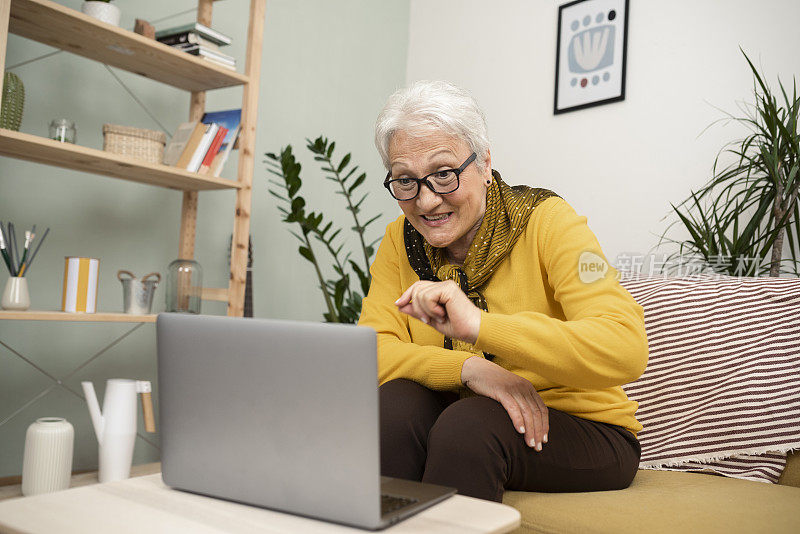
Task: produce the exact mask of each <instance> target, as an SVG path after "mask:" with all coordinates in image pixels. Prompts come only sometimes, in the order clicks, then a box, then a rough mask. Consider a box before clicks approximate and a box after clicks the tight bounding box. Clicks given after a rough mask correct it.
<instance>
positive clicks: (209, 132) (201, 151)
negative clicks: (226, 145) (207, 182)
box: [186, 124, 219, 172]
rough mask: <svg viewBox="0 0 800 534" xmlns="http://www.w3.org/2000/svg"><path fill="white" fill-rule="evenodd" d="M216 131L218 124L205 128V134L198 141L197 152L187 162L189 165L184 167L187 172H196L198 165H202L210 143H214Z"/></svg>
mask: <svg viewBox="0 0 800 534" xmlns="http://www.w3.org/2000/svg"><path fill="white" fill-rule="evenodd" d="M218 130H219V125H218V124H209V125H208V128H206V133H205V134H203V139H201V140H200V144H199V145H198V146H197V150H195V151H194V155H193V156H192V159H190V160H189V164H188V165H187V166H186V170H187V171H189V172H197V171H198V170H200V165H202V163H203V159H204V158H205V157H206V152H208V149H209V147H210V146H211V143H212V142H213V141H214V136H216V135H217V131H218Z"/></svg>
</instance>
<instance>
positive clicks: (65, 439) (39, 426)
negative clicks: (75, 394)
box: [22, 417, 75, 495]
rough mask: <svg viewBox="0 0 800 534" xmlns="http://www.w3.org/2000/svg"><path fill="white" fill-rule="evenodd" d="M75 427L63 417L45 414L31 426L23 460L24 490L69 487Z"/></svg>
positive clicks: (44, 490) (25, 491) (26, 491)
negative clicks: (45, 415) (46, 415)
mask: <svg viewBox="0 0 800 534" xmlns="http://www.w3.org/2000/svg"><path fill="white" fill-rule="evenodd" d="M74 437H75V430H74V429H73V428H72V425H71V424H70V423H69V421H67V420H66V419H64V418H62V417H42V418H40V419H37V420H36V422H35V423H32V424H31V426H29V427H28V432H27V433H26V434H25V456H24V457H23V460H22V494H23V495H36V494H37V493H48V492H51V491H58V490H62V489H67V488H68V487H69V479H70V475H71V474H72V446H73V441H74Z"/></svg>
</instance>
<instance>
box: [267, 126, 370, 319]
mask: <svg viewBox="0 0 800 534" xmlns="http://www.w3.org/2000/svg"><path fill="white" fill-rule="evenodd" d="M335 146H336V143H335V142H328V139H327V138H325V137H322V136H320V137H318V138H317V139H316V140H314V141H311V140H310V139H306V148H308V150H309V151H311V152H312V153H313V154H314V159H315V160H316V161H318V162H319V163H320V165H321V166H322V170H323V172H325V174H326V176H325V177H326V178H327V179H328V180H330V181H332V182H335V183H336V186H335V187H336V191H335V193H336V194H338V195H341V196H342V197H343V198H344V201H345V209H346V210H347V211H349V212H350V216H351V217H352V219H353V224H354V225H353V226H352V227H351V228H350V229H351V230H352V231H353V232H355V235H356V237H357V239H358V249H360V250H359V251H358V253H357V254H356V256H357V258H358V259H357V260H352V259H350V258H351V256H352V251H351V252H348V251H345V250H344V246H345V241H344V240H343V238H342V235H341V232H342V228H336V227H335V226H334V225H333V222H331V221H327V223H326V221H325V216H324V215H323V214H322V213H315V212H313V211H306V201H305V199H304V198H303V197H302V195H301V194H300V189H301V187H302V181H301V179H300V171H301V169H302V167H301V165H300V163H299V162H298V161H297V159H296V158H295V156H294V154H293V153H292V146H291V145H288V146H286V148H284V149H282V150H281V151H280V152H279V153H278V154H273V153H268V154H266V157H267V160H266V161H265V163H267V165H268V170H269V172H270V173H272V174H274V175H275V176H278V177H279V178H280V180H270V183H271V184H272V185H274V186H277V187H276V188H274V189H270V191H269V192H270V194H271V195H272V196H274V197H275V198H277V199H278V200H280V202H281V203H282V204H283V205H282V206H279V207H278V210H279V211H280V212H281V214H282V215H283V222H285V223H288V224H291V225H296V227H297V229H299V232H295V231H291V233H292V235H294V236H295V237H296V238H297V239H298V241H300V246H299V248H298V252H299V253H300V255H301V256H302V257H303V258H305V259H306V260H307V261H309V262H311V263H312V264H313V265H314V271H315V273H316V277H317V282H318V283H319V286H318V287H319V288H320V291H321V292H322V296H323V299H324V301H325V308H326V310H327V311H326V312H324V313H323V317H324V318H325V321H327V322H329V323H356V322H358V318H359V316H360V315H361V299H362V297H363V296H364V295H366V294H367V291H369V284H370V274H369V266H370V262H371V260H372V256H373V255H374V254H375V244H376V243H377V242H378V241H380V240H381V237H382V236H379V237H378V238H377V239H375V240H373V241H372V242H370V243H369V244H368V243H367V242H366V241H365V231H366V229H367V227H368V226H369V225H370V224H372V223H373V222H375V221H376V220H377V219H378V217H380V215H375V216H374V217H371V218H370V219H369V220H367V221H365V222H364V218H363V216H362V215H360V214H361V205H362V204H363V203H364V200H366V198H367V196H368V193H363V194H361V193H360V192H358V189H359V187H361V185H362V184H363V183H364V181H365V180H366V178H367V175H366V173H363V172H362V173H357V172H356V171H357V170H358V165H351V161H350V154H349V153H348V154H346V155H345V156H344V157H343V158H342V159H341V160H340V161H339V162H338V163H335V162H334V159H335V158H334V154H333V151H334V148H335ZM356 197H359V198H358V199H357V200H356ZM314 243H317V247H315V246H314ZM320 245H321V246H320ZM315 248H316V249H320V248H321V249H323V252H322V253H320V251H319V250H315ZM324 257H328V258H329V259H330V263H329V264H327V265H326V264H325V263H323V261H322V259H323V258H324ZM362 262H363V263H362ZM329 271H333V273H334V276H333V278H328V277H327V276H328V275H327V273H328V272H329ZM353 275H355V276H353Z"/></svg>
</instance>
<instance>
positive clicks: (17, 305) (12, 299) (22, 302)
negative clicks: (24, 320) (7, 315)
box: [0, 276, 31, 311]
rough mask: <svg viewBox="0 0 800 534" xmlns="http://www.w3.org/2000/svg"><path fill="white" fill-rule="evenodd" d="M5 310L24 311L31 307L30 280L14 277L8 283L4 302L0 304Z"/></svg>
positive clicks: (4, 293)
mask: <svg viewBox="0 0 800 534" xmlns="http://www.w3.org/2000/svg"><path fill="white" fill-rule="evenodd" d="M0 305H2V306H3V309H4V310H17V311H23V310H27V309H28V308H30V307H31V297H30V295H29V294H28V279H27V278H25V277H23V276H12V277H11V278H9V279H8V280H7V281H6V287H5V289H4V290H3V300H2V302H0Z"/></svg>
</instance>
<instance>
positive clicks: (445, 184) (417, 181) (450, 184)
mask: <svg viewBox="0 0 800 534" xmlns="http://www.w3.org/2000/svg"><path fill="white" fill-rule="evenodd" d="M477 156H478V155H477V154H476V153H475V152H473V153H472V155H471V156H470V157H468V158H467V161H465V162H464V163H462V164H461V166H460V167H459V168H457V169H445V170H442V171H436V172H432V173H430V174H429V175H427V176H424V177H422V178H395V179H394V180H392V179H391V178H392V173H391V172H388V173H387V174H386V180H385V181H384V182H383V185H384V187H386V189H388V190H389V193H390V194H391V195H392V196H393V197H394V198H396V199H397V200H412V199H414V198H416V197H417V195H419V191H420V187H421V184H425V185H426V186H428V189H430V190H431V191H433V192H434V193H436V194H439V195H446V194H447V193H452V192H453V191H455V190H456V189H458V185H459V182H460V180H459V177H460V176H461V173H462V172H464V169H466V168H467V166H469V164H470V163H472V162H473V161H475V158H476V157H477Z"/></svg>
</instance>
